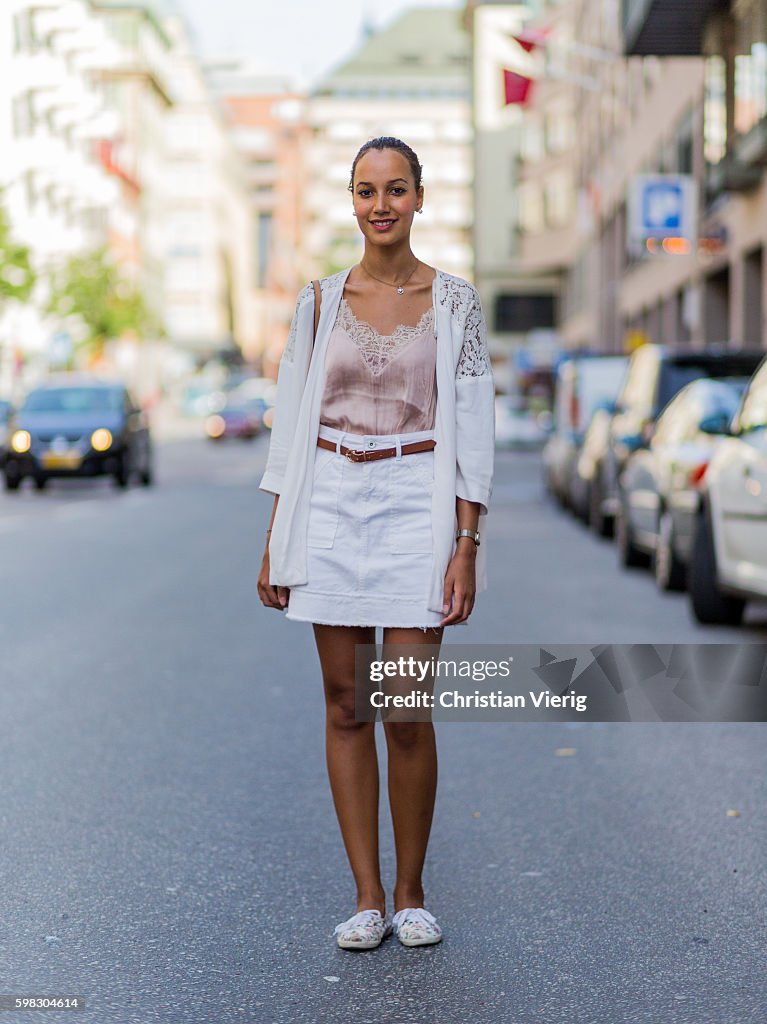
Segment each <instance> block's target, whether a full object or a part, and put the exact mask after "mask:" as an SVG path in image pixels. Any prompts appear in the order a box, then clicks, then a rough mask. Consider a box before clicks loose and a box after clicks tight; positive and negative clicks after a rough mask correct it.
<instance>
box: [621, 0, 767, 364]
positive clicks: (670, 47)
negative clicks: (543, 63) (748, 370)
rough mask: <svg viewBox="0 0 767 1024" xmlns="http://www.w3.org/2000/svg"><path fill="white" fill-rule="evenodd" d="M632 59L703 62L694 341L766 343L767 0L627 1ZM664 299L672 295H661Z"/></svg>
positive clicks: (626, 38)
mask: <svg viewBox="0 0 767 1024" xmlns="http://www.w3.org/2000/svg"><path fill="white" fill-rule="evenodd" d="M621 28H622V33H623V43H624V48H625V53H626V54H627V55H631V56H646V55H652V56H653V57H654V58H655V59H656V60H657V61H659V62H660V63H662V64H663V65H666V64H668V63H669V62H671V61H673V60H674V59H678V58H679V57H680V56H682V55H685V56H687V57H688V59H689V60H692V61H695V62H696V63H702V64H703V69H704V70H703V98H702V102H701V104H700V105H699V108H698V111H697V129H698V135H699V146H698V148H699V150H700V154H701V155H700V167H699V179H700V186H701V207H700V233H701V236H702V237H703V239H704V240H706V241H707V242H708V244H707V245H706V246H705V247H704V251H703V252H700V251H699V254H698V260H697V262H696V264H695V265H694V266H693V267H691V269H690V275H689V287H690V288H691V289H693V291H694V294H695V295H696V296H697V300H696V303H695V307H696V311H697V324H696V328H695V331H694V335H695V336H696V337H697V338H699V339H703V340H704V341H713V340H715V339H716V338H717V337H719V336H721V335H725V336H726V337H727V338H728V339H729V340H730V342H731V343H732V344H733V345H743V344H750V345H754V344H757V345H762V346H765V345H767V330H766V327H765V309H767V273H766V271H765V257H764V252H765V246H766V245H767V0H724V2H722V3H718V2H717V3H714V2H712V0H691V2H690V3H688V4H685V5H680V4H675V3H673V2H672V0H655V2H654V3H652V4H648V3H646V2H640V0H624V4H623V8H622V11H621ZM659 300H660V301H663V292H662V293H661V295H660V296H659Z"/></svg>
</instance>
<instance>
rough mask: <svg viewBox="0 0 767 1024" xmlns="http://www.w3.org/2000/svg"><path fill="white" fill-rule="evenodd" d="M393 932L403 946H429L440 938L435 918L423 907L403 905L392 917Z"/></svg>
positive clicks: (439, 929) (440, 931)
mask: <svg viewBox="0 0 767 1024" xmlns="http://www.w3.org/2000/svg"><path fill="white" fill-rule="evenodd" d="M392 925H393V929H394V934H395V935H396V936H397V938H398V939H399V941H400V942H401V943H402V945H403V946H431V945H433V944H434V943H435V942H440V941H441V940H442V929H441V928H440V926H439V925H438V924H437V919H436V918H435V917H434V915H433V914H430V913H429V911H428V910H424V908H423V907H405V909H404V910H398V911H397V913H396V914H395V915H394V917H393V918H392Z"/></svg>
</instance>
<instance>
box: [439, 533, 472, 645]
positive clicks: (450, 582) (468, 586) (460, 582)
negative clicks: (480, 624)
mask: <svg viewBox="0 0 767 1024" xmlns="http://www.w3.org/2000/svg"><path fill="white" fill-rule="evenodd" d="M476 561H477V547H476V545H475V543H474V541H473V540H472V539H471V538H470V537H468V538H461V539H460V540H459V541H458V544H457V545H456V549H455V554H454V555H453V557H452V559H451V560H450V565H448V567H447V573H446V574H445V589H444V592H443V599H444V601H443V606H442V611H443V612H445V613H449V614H447V615H446V617H445V618H444V619H443V620H442V621H441V622H440V626H455V625H456V624H457V623H459V622H466V620H467V619H468V617H469V616H470V615H471V610H472V608H473V607H474V597H475V595H476V592H477V573H476ZM451 605H452V610H451Z"/></svg>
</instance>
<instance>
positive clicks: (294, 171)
mask: <svg viewBox="0 0 767 1024" xmlns="http://www.w3.org/2000/svg"><path fill="white" fill-rule="evenodd" d="M205 72H206V76H207V80H208V82H209V84H210V86H211V88H212V90H213V92H214V94H215V95H216V96H217V97H218V99H219V102H220V103H221V106H222V109H223V112H224V115H225V117H226V121H227V124H228V126H229V131H230V133H231V137H232V140H233V142H234V145H235V146H236V148H237V150H238V151H239V153H240V154H241V157H242V159H243V160H244V163H245V167H246V176H247V188H248V194H249V201H250V206H251V211H252V230H253V234H252V238H251V250H252V253H253V254H254V259H253V272H254V276H253V280H252V288H253V345H252V351H250V352H249V353H248V354H249V356H250V357H251V358H252V359H254V360H255V361H256V362H258V363H259V364H260V365H261V369H262V370H263V371H264V372H265V373H266V374H267V375H272V374H276V369H277V365H278V363H279V360H280V356H281V354H282V350H283V348H284V346H285V342H286V340H287V336H288V329H289V326H290V321H291V318H292V316H293V310H294V309H295V302H296V295H297V294H298V292H299V291H300V290H301V288H302V287H303V286H304V284H305V283H306V279H305V277H304V276H303V267H302V263H301V256H302V248H301V241H302V233H303V210H302V196H303V185H304V160H305V153H306V145H307V141H308V128H307V123H306V103H305V97H304V95H303V94H302V93H300V92H298V91H296V90H295V89H294V88H293V87H292V86H291V84H290V83H289V82H288V81H286V80H282V79H277V78H275V77H274V76H272V75H267V74H264V73H263V72H262V71H260V70H259V69H258V68H254V67H249V66H248V65H246V64H243V63H242V62H240V61H234V60H220V61H211V62H209V63H208V64H207V65H206V67H205Z"/></svg>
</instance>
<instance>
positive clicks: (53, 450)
mask: <svg viewBox="0 0 767 1024" xmlns="http://www.w3.org/2000/svg"><path fill="white" fill-rule="evenodd" d="M8 437H9V443H8V454H7V456H6V459H5V465H4V466H3V473H4V477H5V487H6V490H8V491H16V490H18V488H19V486H20V485H21V482H22V481H23V479H24V477H26V476H29V477H32V479H33V480H34V482H35V485H36V487H37V488H38V489H42V488H43V487H45V485H46V483H47V482H48V480H49V478H50V477H78V476H80V477H88V476H99V475H102V474H106V473H108V474H111V475H112V476H113V477H114V480H115V482H116V483H117V485H118V486H119V487H127V486H128V484H129V482H130V479H131V477H132V475H133V474H134V473H137V474H138V475H139V477H140V480H141V482H142V484H144V485H149V484H151V483H152V476H153V470H152V443H151V437H150V432H149V424H148V422H147V417H146V413H145V412H143V411H142V410H141V409H140V408H139V406H138V405H137V404H136V403H135V402H134V400H133V398H132V397H131V395H130V393H129V392H128V390H127V388H125V386H124V385H123V384H120V383H115V382H113V381H105V380H98V379H96V378H93V377H90V376H86V375H75V374H64V375H62V376H60V377H58V376H57V377H53V378H50V379H49V380H48V381H47V382H46V383H44V384H42V385H40V386H38V387H35V388H33V389H32V390H31V391H30V392H29V393H28V394H27V396H26V397H25V399H24V401H23V402H22V404H21V406H20V408H19V409H18V411H16V412H14V413H13V415H12V416H11V419H10V421H9V429H8Z"/></svg>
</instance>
